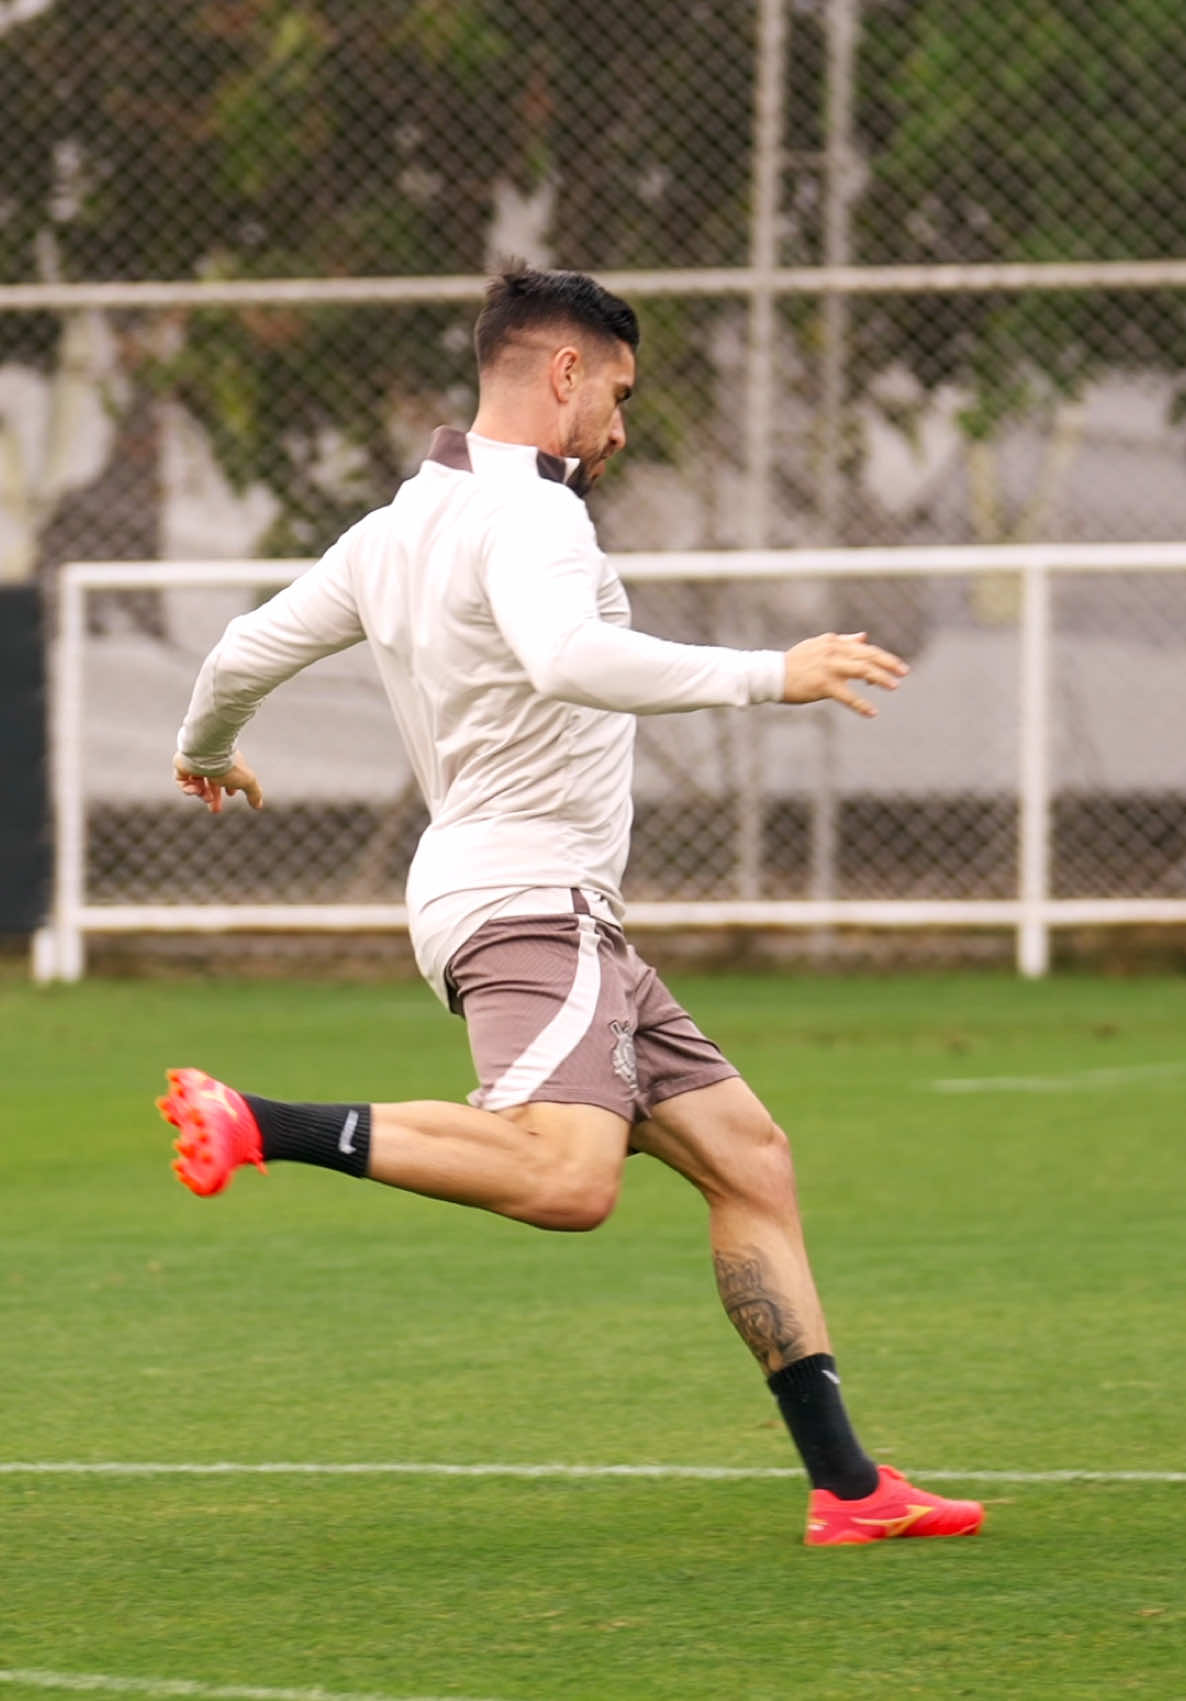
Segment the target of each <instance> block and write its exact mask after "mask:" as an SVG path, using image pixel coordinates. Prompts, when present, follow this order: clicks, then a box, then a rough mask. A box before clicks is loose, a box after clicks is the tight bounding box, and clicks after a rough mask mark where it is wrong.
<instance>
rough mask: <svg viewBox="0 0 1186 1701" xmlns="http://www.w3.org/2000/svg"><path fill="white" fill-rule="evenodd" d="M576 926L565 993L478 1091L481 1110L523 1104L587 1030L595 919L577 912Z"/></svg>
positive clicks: (595, 989) (596, 970)
mask: <svg viewBox="0 0 1186 1701" xmlns="http://www.w3.org/2000/svg"><path fill="white" fill-rule="evenodd" d="M577 926H578V927H579V929H580V940H579V943H578V946H577V968H576V974H575V975H574V976H573V979H572V986H571V987H570V988H569V992H568V997H567V998H566V999H565V1000H564V1003H563V1004H562V1005H561V1006H560V1008H559V1010H557V1012H556V1014H555V1015H554V1016H553V1017H552V1020H551V1021H550V1022H548V1023H547V1025H546V1026H545V1027H543V1028H541V1029H540V1031H539V1033H538V1034H536V1036H535V1038H534V1039H533V1040H532V1042H531V1044H530V1045H529V1046H528V1047H527V1049H526V1051H522V1052H520V1054H519V1056H518V1057H516V1059H515V1061H514V1062H513V1063H512V1064H511V1065H510V1067H509V1068H508V1069H506V1070H504V1071H503V1073H502V1074H501V1075H500V1076H499V1078H498V1080H497V1081H495V1083H494V1085H493V1086H492V1087H491V1088H490V1091H489V1092H488V1093H483V1094H482V1099H481V1105H482V1109H483V1110H508V1109H509V1108H510V1106H511V1105H515V1104H526V1102H527V1100H528V1099H529V1098H530V1097H531V1095H532V1093H534V1092H535V1090H536V1088H537V1087H542V1086H543V1084H544V1082H545V1081H546V1080H547V1078H548V1076H549V1075H551V1074H552V1073H553V1071H554V1070H556V1069H558V1068H559V1067H560V1065H561V1064H562V1063H563V1062H564V1059H565V1058H566V1057H567V1056H568V1054H569V1052H570V1051H573V1050H574V1049H575V1048H576V1047H577V1046H578V1045H579V1044H580V1043H581V1041H582V1040H583V1039H584V1037H585V1035H586V1034H587V1033H588V1032H589V1028H590V1025H591V1024H592V1021H593V1014H594V1011H595V1010H596V1009H597V999H598V997H599V995H600V993H601V959H600V957H599V956H598V952H597V923H596V921H594V919H593V917H592V916H591V915H578V916H577Z"/></svg>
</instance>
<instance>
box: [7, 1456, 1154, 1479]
mask: <svg viewBox="0 0 1186 1701" xmlns="http://www.w3.org/2000/svg"><path fill="white" fill-rule="evenodd" d="M911 1474H912V1475H914V1476H917V1477H918V1478H919V1480H920V1482H921V1481H930V1482H989V1483H991V1482H1002V1483H1075V1482H1102V1483H1126V1482H1148V1483H1186V1471H1095V1470H1078V1469H1075V1468H1071V1469H1068V1470H1057V1471H1011V1470H1000V1471H996V1470H978V1469H974V1468H973V1469H970V1470H948V1469H943V1470H935V1471H928V1470H923V1469H921V1468H920V1469H918V1470H915V1471H913V1472H912V1473H911ZM0 1476H80V1477H82V1476H104V1477H252V1476H258V1477H277V1476H294V1477H366V1476H393V1477H512V1478H514V1477H517V1478H528V1479H532V1480H534V1479H538V1478H546V1477H552V1478H561V1479H570V1480H571V1479H574V1478H581V1479H589V1478H593V1479H606V1478H609V1479H615V1478H616V1479H622V1478H626V1479H638V1478H649V1479H654V1480H658V1481H685V1482H686V1481H692V1482H769V1481H779V1480H782V1479H784V1478H792V1479H793V1478H801V1477H802V1476H803V1472H802V1470H800V1469H798V1468H797V1467H795V1466H789V1465H788V1466H771V1465H517V1464H482V1465H447V1464H437V1463H432V1462H420V1461H415V1460H404V1459H397V1460H389V1461H383V1460H378V1461H369V1460H360V1461H358V1462H354V1463H346V1464H334V1463H317V1462H307V1463H298V1462H296V1461H289V1460H265V1461H263V1462H261V1463H257V1464H245V1463H241V1462H238V1461H234V1460H230V1459H219V1460H214V1461H211V1462H210V1463H198V1462H194V1461H185V1460H181V1461H174V1460H167V1461H166V1460H159V1461H135V1460H121V1459H99V1460H77V1459H42V1460H27V1459H26V1460H22V1459H7V1460H0Z"/></svg>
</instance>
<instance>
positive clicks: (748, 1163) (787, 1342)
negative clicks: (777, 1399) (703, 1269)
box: [632, 1080, 831, 1376]
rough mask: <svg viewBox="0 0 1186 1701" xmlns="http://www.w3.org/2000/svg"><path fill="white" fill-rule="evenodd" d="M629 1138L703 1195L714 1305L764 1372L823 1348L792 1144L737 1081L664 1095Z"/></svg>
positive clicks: (821, 1321)
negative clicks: (718, 1303) (649, 1117)
mask: <svg viewBox="0 0 1186 1701" xmlns="http://www.w3.org/2000/svg"><path fill="white" fill-rule="evenodd" d="M632 1142H633V1144H634V1145H635V1146H637V1147H638V1149H639V1150H640V1151H644V1152H648V1153H650V1155H651V1156H652V1157H656V1158H659V1159H661V1161H662V1162H663V1163H665V1164H667V1165H668V1167H669V1168H671V1169H674V1170H676V1171H678V1173H679V1174H680V1175H682V1176H684V1177H685V1179H686V1180H688V1181H690V1182H691V1183H692V1185H693V1186H694V1187H696V1188H697V1189H698V1190H699V1192H700V1193H702V1194H703V1196H704V1199H705V1202H706V1203H707V1205H708V1232H709V1242H710V1245H711V1247H712V1258H713V1268H714V1270H715V1273H716V1279H717V1290H718V1292H719V1293H720V1296H721V1303H722V1305H723V1306H724V1307H725V1310H726V1312H727V1313H728V1314H729V1319H730V1321H731V1322H732V1324H733V1326H734V1328H735V1329H736V1330H737V1332H738V1334H739V1335H740V1336H741V1338H742V1340H743V1341H744V1342H745V1344H746V1346H747V1347H749V1349H750V1351H751V1352H752V1353H753V1355H754V1357H755V1358H756V1359H757V1361H758V1363H759V1364H760V1365H761V1366H762V1369H763V1370H764V1371H765V1373H766V1375H767V1376H770V1375H772V1374H773V1373H774V1372H775V1371H776V1370H781V1369H782V1367H783V1366H784V1365H786V1364H790V1363H791V1362H793V1360H795V1359H799V1358H804V1357H806V1356H807V1355H808V1354H809V1353H826V1352H829V1351H830V1350H831V1348H830V1345H829V1340H828V1329H827V1324H826V1323H825V1321H824V1314H823V1307H822V1306H821V1304H820V1299H819V1294H818V1293H817V1292H816V1286H815V1280H814V1278H813V1276H812V1274H811V1265H810V1263H809V1261H808V1257H807V1248H806V1245H805V1244H804V1240H803V1229H802V1224H801V1222H800V1218H799V1205H798V1199H797V1196H796V1192H795V1178H794V1171H793V1168H792V1165H791V1154H790V1148H789V1147H788V1145H787V1141H786V1137H785V1135H783V1134H782V1132H781V1131H780V1130H779V1129H778V1128H777V1127H776V1126H775V1124H774V1122H773V1121H772V1120H771V1118H770V1116H769V1115H768V1113H767V1112H766V1111H765V1110H764V1109H763V1107H762V1105H761V1103H760V1102H759V1100H758V1099H757V1098H756V1097H755V1096H754V1094H753V1093H752V1092H751V1091H750V1089H749V1088H748V1087H747V1086H746V1085H745V1084H744V1082H742V1081H740V1080H729V1081H720V1082H718V1083H717V1084H716V1085H715V1086H712V1087H704V1088H701V1089H700V1090H699V1091H697V1092H693V1093H682V1094H680V1096H679V1097H678V1098H674V1099H668V1100H667V1101H666V1102H665V1103H663V1104H660V1105H659V1106H658V1107H657V1108H656V1111H655V1114H654V1117H653V1118H652V1120H651V1121H650V1122H646V1123H644V1124H642V1125H641V1127H639V1128H636V1129H635V1130H634V1134H633V1136H632Z"/></svg>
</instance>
